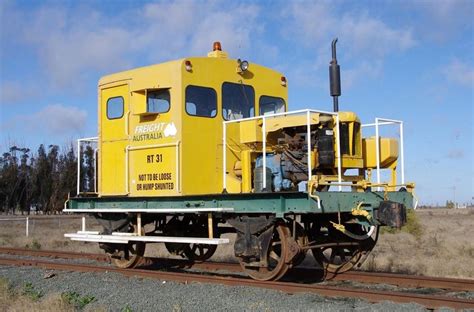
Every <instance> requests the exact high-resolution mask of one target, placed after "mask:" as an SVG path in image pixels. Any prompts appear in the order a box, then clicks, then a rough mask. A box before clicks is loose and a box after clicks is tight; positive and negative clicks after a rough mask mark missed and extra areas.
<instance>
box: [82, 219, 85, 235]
mask: <svg viewBox="0 0 474 312" xmlns="http://www.w3.org/2000/svg"><path fill="white" fill-rule="evenodd" d="M85 231H86V217H85V216H82V232H85Z"/></svg>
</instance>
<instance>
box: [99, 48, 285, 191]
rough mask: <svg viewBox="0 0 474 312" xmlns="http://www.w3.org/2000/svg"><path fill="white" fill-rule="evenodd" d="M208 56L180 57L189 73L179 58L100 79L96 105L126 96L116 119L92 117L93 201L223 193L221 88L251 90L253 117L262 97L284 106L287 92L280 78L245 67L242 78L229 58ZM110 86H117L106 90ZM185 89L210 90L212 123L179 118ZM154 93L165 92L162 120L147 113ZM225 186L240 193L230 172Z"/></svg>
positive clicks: (230, 158)
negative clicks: (95, 124) (95, 134)
mask: <svg viewBox="0 0 474 312" xmlns="http://www.w3.org/2000/svg"><path fill="white" fill-rule="evenodd" d="M214 54H216V53H214ZM214 54H210V57H198V58H188V59H186V60H187V61H189V62H191V64H192V70H190V71H187V70H186V67H185V61H186V60H184V59H182V60H177V61H172V62H168V63H163V64H158V65H152V66H147V67H142V68H137V69H133V70H129V71H125V72H121V73H117V74H112V75H109V76H106V77H103V78H102V79H101V80H100V82H99V92H100V93H101V95H102V96H101V97H102V100H101V107H102V106H104V105H105V103H106V101H107V99H109V98H111V97H114V96H117V94H119V93H120V94H123V96H124V97H125V96H126V97H127V100H126V107H127V108H126V111H125V112H124V116H123V117H122V118H120V119H117V120H113V121H110V120H108V119H107V118H106V116H105V111H104V109H102V110H100V111H99V141H100V143H99V144H100V148H99V159H101V162H100V165H99V176H100V177H101V178H100V179H99V195H100V196H108V195H127V196H176V195H192V194H212V193H220V192H222V189H223V183H222V130H223V129H222V122H223V121H224V119H223V117H222V116H223V115H222V98H221V89H222V83H223V82H231V83H237V84H239V83H242V84H245V85H251V86H252V87H253V88H254V90H255V110H254V111H255V113H258V111H259V105H258V102H259V98H260V96H262V95H267V96H274V97H280V98H282V99H284V101H285V103H286V102H287V88H286V86H282V85H281V79H280V78H281V76H282V74H281V73H278V72H276V71H274V70H271V69H268V68H265V67H263V66H259V65H256V64H251V65H250V68H249V70H248V71H247V72H245V73H241V74H239V73H238V72H237V71H236V68H237V64H238V63H237V61H236V60H234V59H227V58H226V57H225V55H224V54H222V53H217V54H216V55H214ZM259 77H261V78H259ZM117 84H119V85H120V84H121V85H123V86H122V87H120V88H109V86H111V85H117ZM189 85H193V86H201V87H207V88H212V89H214V90H215V91H216V94H217V113H216V116H215V117H213V118H208V117H198V116H191V115H189V114H188V113H187V112H186V109H185V90H186V87H187V86H189ZM158 89H168V90H169V92H170V98H171V100H170V102H171V108H170V110H169V111H168V112H165V113H161V114H155V113H150V112H147V104H146V101H147V93H148V92H152V91H154V90H158ZM107 90H108V91H107ZM170 125H172V128H173V129H175V133H173V135H169V133H168V135H167V134H166V133H165V131H166V129H167V127H169V126H170ZM232 126H234V125H229V127H228V128H229V132H228V135H229V136H228V138H229V142H228V143H230V142H232V140H233V139H234V138H238V136H239V135H238V131H239V129H238V127H232ZM108 140H113V141H114V142H113V143H110V142H107V141H108ZM237 142H238V141H237ZM231 145H232V144H231ZM245 148H247V149H248V147H244V146H240V147H238V149H239V152H238V153H231V152H229V153H228V154H227V164H228V165H227V168H233V165H234V164H235V163H236V162H237V161H239V160H240V158H241V156H240V151H242V150H244V149H245ZM158 159H159V162H157V160H158ZM245 170H246V172H250V171H251V168H249V166H246V167H245ZM249 183H250V182H249V181H247V184H246V185H245V189H246V190H248V189H249V187H251V185H249ZM227 188H228V191H229V192H241V191H242V181H241V178H239V177H237V176H235V174H234V173H233V172H229V176H228V181H227Z"/></svg>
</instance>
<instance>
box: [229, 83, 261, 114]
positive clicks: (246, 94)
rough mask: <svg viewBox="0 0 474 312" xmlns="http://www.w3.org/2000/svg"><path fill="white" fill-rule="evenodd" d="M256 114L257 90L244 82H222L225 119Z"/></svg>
mask: <svg viewBox="0 0 474 312" xmlns="http://www.w3.org/2000/svg"><path fill="white" fill-rule="evenodd" d="M253 116H255V91H254V89H253V88H252V86H249V85H244V84H242V83H231V82H224V83H223V84H222V117H224V119H225V120H233V119H240V118H248V117H253Z"/></svg>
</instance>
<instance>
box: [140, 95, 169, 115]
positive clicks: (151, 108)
mask: <svg viewBox="0 0 474 312" xmlns="http://www.w3.org/2000/svg"><path fill="white" fill-rule="evenodd" d="M146 109H147V112H148V113H166V112H167V111H169V110H170V91H169V90H168V89H162V90H157V91H149V92H148V93H147V100H146Z"/></svg>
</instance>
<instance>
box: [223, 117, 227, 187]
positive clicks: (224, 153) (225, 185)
mask: <svg viewBox="0 0 474 312" xmlns="http://www.w3.org/2000/svg"><path fill="white" fill-rule="evenodd" d="M222 127H223V129H222V185H223V189H224V190H225V189H226V188H227V181H226V177H227V175H226V172H225V169H226V168H225V167H226V161H227V146H226V144H227V138H226V135H227V133H226V132H227V124H226V122H225V121H224V122H223V124H222Z"/></svg>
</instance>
